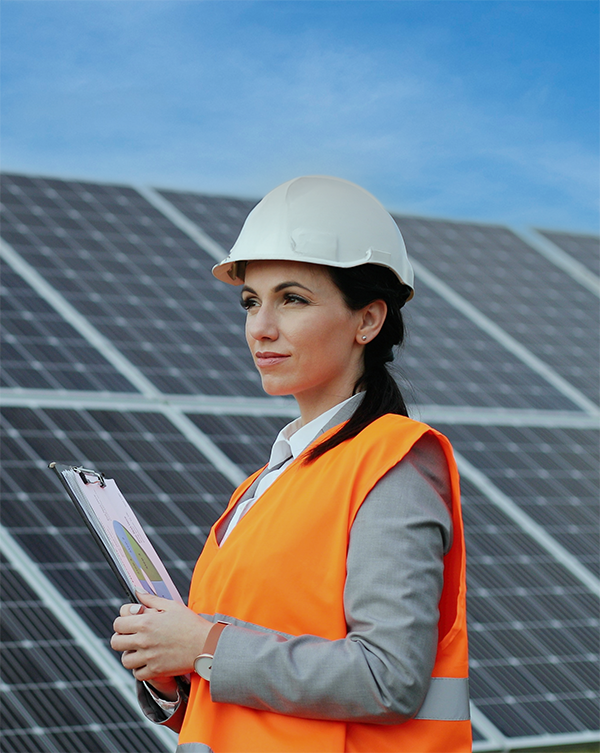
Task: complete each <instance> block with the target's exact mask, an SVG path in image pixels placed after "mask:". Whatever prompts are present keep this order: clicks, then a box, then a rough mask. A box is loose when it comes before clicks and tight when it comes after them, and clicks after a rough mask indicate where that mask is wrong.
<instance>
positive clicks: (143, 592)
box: [135, 588, 150, 596]
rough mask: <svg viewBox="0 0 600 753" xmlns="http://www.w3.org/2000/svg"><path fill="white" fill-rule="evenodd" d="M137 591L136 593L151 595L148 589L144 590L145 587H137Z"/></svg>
mask: <svg viewBox="0 0 600 753" xmlns="http://www.w3.org/2000/svg"><path fill="white" fill-rule="evenodd" d="M135 592H136V594H145V595H146V596H150V594H149V593H148V591H144V589H143V588H136V589H135Z"/></svg>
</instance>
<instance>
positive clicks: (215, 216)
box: [159, 190, 256, 251]
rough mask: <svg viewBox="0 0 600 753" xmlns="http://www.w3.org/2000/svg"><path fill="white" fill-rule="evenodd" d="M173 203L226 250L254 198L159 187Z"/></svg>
mask: <svg viewBox="0 0 600 753" xmlns="http://www.w3.org/2000/svg"><path fill="white" fill-rule="evenodd" d="M159 193H160V194H161V196H164V198H165V199H167V201H169V202H170V203H171V204H172V205H173V206H174V207H176V208H177V209H179V211H180V212H183V214H185V215H186V216H187V217H189V218H190V220H192V221H193V222H195V223H196V224H197V225H198V227H201V228H202V229H203V230H204V231H205V232H206V233H207V234H208V235H209V236H210V237H211V238H213V240H215V241H217V243H219V244H220V245H221V246H222V247H223V248H224V249H225V250H226V251H229V249H230V248H231V246H232V245H233V243H234V241H235V239H236V238H237V236H238V235H239V232H240V230H241V229H242V225H243V224H244V220H245V219H246V217H247V215H248V213H249V212H250V210H251V209H253V208H254V206H255V204H256V201H253V200H251V199H250V200H244V199H234V198H231V197H229V196H206V195H200V194H197V193H192V192H189V191H187V192H186V191H165V190H160V191H159Z"/></svg>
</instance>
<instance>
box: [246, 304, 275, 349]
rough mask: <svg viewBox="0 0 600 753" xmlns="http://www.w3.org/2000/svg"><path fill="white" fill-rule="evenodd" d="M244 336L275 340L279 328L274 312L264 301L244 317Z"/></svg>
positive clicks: (254, 338)
mask: <svg viewBox="0 0 600 753" xmlns="http://www.w3.org/2000/svg"><path fill="white" fill-rule="evenodd" d="M246 336H247V337H248V338H252V339H253V340H257V341H259V340H270V341H274V340H277V338H278V337H279V329H278V327H277V320H276V316H275V312H274V311H273V309H272V308H270V307H269V306H266V305H265V304H264V303H263V304H262V305H261V306H260V307H259V308H257V309H254V310H252V311H251V312H250V313H249V314H248V316H247V318H246Z"/></svg>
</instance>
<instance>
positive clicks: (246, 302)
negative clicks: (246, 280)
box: [240, 296, 258, 311]
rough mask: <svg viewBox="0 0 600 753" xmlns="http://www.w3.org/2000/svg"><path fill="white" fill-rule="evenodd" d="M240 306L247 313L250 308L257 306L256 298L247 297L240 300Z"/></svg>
mask: <svg viewBox="0 0 600 753" xmlns="http://www.w3.org/2000/svg"><path fill="white" fill-rule="evenodd" d="M240 306H241V307H242V308H243V309H244V310H245V311H248V310H249V309H252V308H255V306H258V301H257V299H256V298H253V297H252V296H247V297H246V298H241V299H240Z"/></svg>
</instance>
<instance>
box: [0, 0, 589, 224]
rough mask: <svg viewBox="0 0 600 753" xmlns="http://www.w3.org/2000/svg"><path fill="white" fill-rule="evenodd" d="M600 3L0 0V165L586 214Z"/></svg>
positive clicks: (452, 211)
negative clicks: (298, 186)
mask: <svg viewBox="0 0 600 753" xmlns="http://www.w3.org/2000/svg"><path fill="white" fill-rule="evenodd" d="M598 11H599V3H598V2H596V0H533V1H529V0H503V1H501V2H496V1H495V0H417V1H413V0H386V1H384V2H379V0H366V1H364V2H363V1H362V0H350V1H346V0H335V1H334V2H328V1H327V0H322V1H320V2H312V1H311V0H275V1H271V0H259V1H258V2H253V1H252V0H206V1H200V0H168V1H167V2H163V1H161V0H133V1H130V0H3V2H2V39H1V49H2V116H3V126H2V157H3V169H5V170H7V171H10V170H13V171H22V172H26V173H30V174H38V175H53V176H59V177H77V178H87V179H92V180H102V181H108V182H128V183H130V182H137V183H146V184H150V185H154V186H159V187H172V188H182V189H192V190H198V191H201V192H207V193H217V194H226V195H234V196H247V197H260V196H261V195H263V194H264V193H266V192H267V191H268V190H270V189H271V188H272V187H274V186H275V185H277V184H279V183H281V182H283V181H285V180H288V179H289V178H291V177H294V176H296V175H301V174H314V173H320V174H331V175H338V176H341V177H345V178H347V179H349V180H353V181H355V182H357V183H360V184H361V185H363V186H364V187H365V188H367V189H369V190H371V191H372V192H373V193H375V194H376V195H377V196H378V198H380V199H381V200H382V201H383V203H384V204H385V205H386V206H387V207H388V208H389V209H391V210H396V211H399V212H405V213H414V214H420V215H426V216H432V217H451V218H456V219H474V220H483V221H492V222H505V223H512V224H515V225H537V226H542V227H548V228H564V229H572V230H583V231H586V230H591V231H597V230H598V173H599V164H598V163H599V145H598V130H599V129H598V122H599V118H598V115H599V113H598V98H599V96H598V92H599V67H600V65H599V52H598V23H599V18H598V16H599V13H598Z"/></svg>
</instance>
